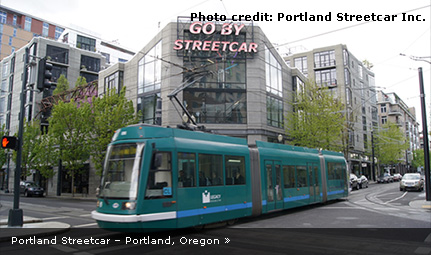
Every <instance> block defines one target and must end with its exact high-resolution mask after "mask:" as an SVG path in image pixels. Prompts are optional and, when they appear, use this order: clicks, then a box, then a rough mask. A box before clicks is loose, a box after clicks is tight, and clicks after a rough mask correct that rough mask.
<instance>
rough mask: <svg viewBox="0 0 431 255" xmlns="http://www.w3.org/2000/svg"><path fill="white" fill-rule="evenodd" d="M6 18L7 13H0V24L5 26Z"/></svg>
mask: <svg viewBox="0 0 431 255" xmlns="http://www.w3.org/2000/svg"><path fill="white" fill-rule="evenodd" d="M6 17H7V13H6V12H4V11H0V23H3V24H5V23H6Z"/></svg>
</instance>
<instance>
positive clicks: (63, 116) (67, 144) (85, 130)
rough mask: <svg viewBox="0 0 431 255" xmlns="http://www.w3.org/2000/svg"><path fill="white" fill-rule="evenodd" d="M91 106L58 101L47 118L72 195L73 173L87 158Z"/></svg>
mask: <svg viewBox="0 0 431 255" xmlns="http://www.w3.org/2000/svg"><path fill="white" fill-rule="evenodd" d="M90 117H91V108H90V104H88V103H80V105H79V107H78V105H77V103H75V101H74V100H71V102H69V103H64V102H62V101H60V102H59V103H58V104H57V105H55V106H54V107H53V109H52V116H51V117H50V119H49V123H50V129H49V132H50V133H51V137H52V139H53V144H56V145H58V146H59V154H60V158H61V160H62V163H63V164H64V165H65V167H66V169H67V173H68V175H69V176H70V177H71V178H72V195H74V186H75V174H77V173H79V171H80V170H81V169H82V168H83V167H84V163H85V162H86V161H87V160H88V158H89V141H90V129H91V125H92V123H91V121H89V119H90Z"/></svg>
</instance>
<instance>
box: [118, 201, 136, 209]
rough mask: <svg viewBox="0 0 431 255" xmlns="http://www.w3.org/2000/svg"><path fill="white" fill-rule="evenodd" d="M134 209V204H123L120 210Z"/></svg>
mask: <svg viewBox="0 0 431 255" xmlns="http://www.w3.org/2000/svg"><path fill="white" fill-rule="evenodd" d="M135 208H136V202H123V205H122V207H121V209H123V210H133V209H135Z"/></svg>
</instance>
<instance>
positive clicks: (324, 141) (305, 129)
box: [285, 82, 345, 151]
mask: <svg viewBox="0 0 431 255" xmlns="http://www.w3.org/2000/svg"><path fill="white" fill-rule="evenodd" d="M290 104H291V105H292V107H293V109H294V110H293V111H292V112H290V113H289V114H287V116H286V124H285V129H286V133H287V134H288V135H290V137H291V138H292V143H293V144H294V145H298V146H304V147H310V148H322V149H326V150H336V151H340V150H342V149H343V143H342V137H343V131H344V123H345V118H344V117H343V109H344V107H343V104H342V103H341V102H340V101H339V100H338V99H336V98H334V97H333V96H332V95H331V94H330V93H329V90H328V89H327V88H321V87H319V86H317V85H316V84H315V83H314V82H307V83H305V84H304V87H303V88H302V89H301V90H299V91H297V93H296V95H295V96H294V99H293V100H292V102H290Z"/></svg>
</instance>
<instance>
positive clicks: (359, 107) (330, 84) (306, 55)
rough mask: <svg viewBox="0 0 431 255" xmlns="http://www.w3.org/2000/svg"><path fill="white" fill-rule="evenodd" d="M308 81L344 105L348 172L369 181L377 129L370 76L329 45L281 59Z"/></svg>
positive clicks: (348, 54)
mask: <svg viewBox="0 0 431 255" xmlns="http://www.w3.org/2000/svg"><path fill="white" fill-rule="evenodd" d="M284 59H285V60H286V62H287V64H288V65H289V66H292V67H296V68H297V69H298V70H299V71H301V72H302V73H303V74H304V75H305V76H307V77H308V79H309V80H310V81H314V82H316V84H317V85H318V86H321V87H326V88H328V89H329V93H331V94H332V95H333V96H334V97H336V98H339V99H341V101H342V102H343V104H344V105H345V115H344V116H345V118H346V132H348V134H349V136H348V139H346V141H345V142H344V144H346V145H347V146H345V151H344V153H345V156H346V158H347V160H348V163H349V167H350V171H351V172H352V173H356V174H364V175H366V176H368V177H369V178H371V177H372V176H373V174H372V171H371V164H372V158H371V132H372V130H373V129H374V128H376V127H377V126H378V117H377V105H376V100H377V99H376V90H375V79H374V73H373V72H371V71H370V70H369V69H368V68H367V66H365V65H364V64H363V63H362V61H359V60H358V59H357V58H356V57H355V56H354V55H353V54H352V53H351V52H349V50H348V49H347V47H346V46H345V45H341V44H340V45H333V46H328V47H323V48H318V49H314V50H312V51H308V52H303V53H297V54H294V55H290V56H286V57H284Z"/></svg>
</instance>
